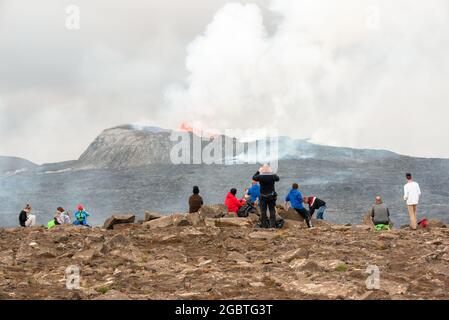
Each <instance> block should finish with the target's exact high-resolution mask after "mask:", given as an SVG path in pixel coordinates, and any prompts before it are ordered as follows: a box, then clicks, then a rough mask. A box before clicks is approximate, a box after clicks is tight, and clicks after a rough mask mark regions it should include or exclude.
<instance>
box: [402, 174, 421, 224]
mask: <svg viewBox="0 0 449 320" xmlns="http://www.w3.org/2000/svg"><path fill="white" fill-rule="evenodd" d="M405 177H406V179H407V183H406V184H405V186H404V200H405V201H406V203H407V210H408V214H409V216H410V227H411V228H412V229H413V230H416V228H417V222H416V219H417V207H418V204H419V198H420V197H421V189H420V188H419V184H418V183H416V182H415V181H413V176H412V174H411V173H407V174H406V175H405Z"/></svg>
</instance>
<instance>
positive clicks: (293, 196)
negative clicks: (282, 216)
mask: <svg viewBox="0 0 449 320" xmlns="http://www.w3.org/2000/svg"><path fill="white" fill-rule="evenodd" d="M303 201H304V199H303V197H302V194H301V192H300V191H299V185H298V184H297V183H294V184H293V185H292V189H291V190H290V192H289V193H288V195H287V197H286V198H285V208H287V205H288V202H290V204H291V207H292V208H293V209H295V211H296V212H298V213H299V214H300V215H301V216H302V217H303V218H304V220H305V221H306V223H307V227H309V228H313V225H312V217H311V216H310V213H309V211H308V210H307V209H306V208H304V204H303Z"/></svg>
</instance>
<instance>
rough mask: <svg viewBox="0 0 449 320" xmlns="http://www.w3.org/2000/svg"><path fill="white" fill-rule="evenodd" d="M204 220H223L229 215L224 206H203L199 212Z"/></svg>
mask: <svg viewBox="0 0 449 320" xmlns="http://www.w3.org/2000/svg"><path fill="white" fill-rule="evenodd" d="M199 213H200V215H201V216H202V217H203V218H221V217H223V216H225V215H226V214H227V213H228V209H227V208H226V206H225V205H224V204H215V205H203V206H202V207H201V209H200V210H199Z"/></svg>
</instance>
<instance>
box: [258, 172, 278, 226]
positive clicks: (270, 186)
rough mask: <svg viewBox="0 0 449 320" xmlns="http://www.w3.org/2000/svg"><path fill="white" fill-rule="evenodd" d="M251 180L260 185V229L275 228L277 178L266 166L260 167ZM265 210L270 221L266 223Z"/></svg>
mask: <svg viewBox="0 0 449 320" xmlns="http://www.w3.org/2000/svg"><path fill="white" fill-rule="evenodd" d="M253 180H254V181H256V182H259V184H260V198H259V208H260V227H261V228H276V200H277V193H276V190H275V183H276V182H278V181H279V180H280V179H279V176H278V175H277V174H275V173H273V169H271V167H270V166H269V165H268V164H264V165H263V166H262V167H260V169H259V171H257V172H256V174H255V175H254V176H253ZM267 209H269V210H270V220H269V221H268V216H267Z"/></svg>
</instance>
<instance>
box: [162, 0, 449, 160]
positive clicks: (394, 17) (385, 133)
mask: <svg viewBox="0 0 449 320" xmlns="http://www.w3.org/2000/svg"><path fill="white" fill-rule="evenodd" d="M263 10H264V9H263V8H261V7H260V6H258V5H256V4H246V5H243V4H239V3H230V4H226V5H225V6H224V7H222V8H221V9H220V10H219V11H218V12H217V13H216V15H215V17H214V18H213V20H212V22H211V23H210V24H209V25H208V26H207V28H206V30H205V31H204V33H203V34H201V35H199V36H198V37H197V38H196V39H195V40H194V41H193V42H192V43H191V44H190V45H189V47H188V49H187V58H186V68H187V70H188V72H189V76H188V79H187V81H186V83H184V84H176V85H173V86H171V87H170V88H169V89H168V90H167V92H166V95H165V99H166V103H167V106H168V107H169V110H171V111H172V113H171V114H172V119H171V121H172V122H173V123H174V122H181V121H187V122H189V123H191V124H192V125H193V126H194V127H195V126H200V127H203V128H211V127H214V128H217V129H220V130H225V129H227V128H247V127H252V128H254V127H260V126H264V127H272V128H275V129H278V130H279V131H280V132H281V133H282V134H284V135H291V136H294V137H299V138H306V137H308V138H311V139H312V141H314V142H318V143H324V144H331V145H344V146H354V147H371V148H382V149H391V150H393V151H397V152H400V153H404V154H410V155H422V154H428V155H443V154H444V152H442V151H441V150H440V148H438V146H441V147H445V149H448V148H447V147H448V145H449V143H448V142H447V141H448V138H449V130H447V129H444V128H445V122H446V119H445V117H444V116H442V115H444V114H445V112H446V111H445V110H446V107H447V103H448V101H449V90H447V84H448V83H449V62H448V59H447V56H448V54H449V42H448V41H447V39H449V27H448V24H449V2H447V1H446V0H429V1H427V2H423V1H420V0H412V1H410V0H395V1H389V0H377V1H376V0H362V1H360V0H344V1H335V0H300V1H290V0H273V1H271V2H270V5H269V7H268V10H269V11H270V14H272V15H274V17H275V24H274V28H273V27H272V28H268V26H267V25H266V24H265V23H264V20H263V16H264V14H263ZM271 29H272V30H271ZM430 141H431V142H430ZM429 142H430V143H429ZM445 156H449V154H445Z"/></svg>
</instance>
